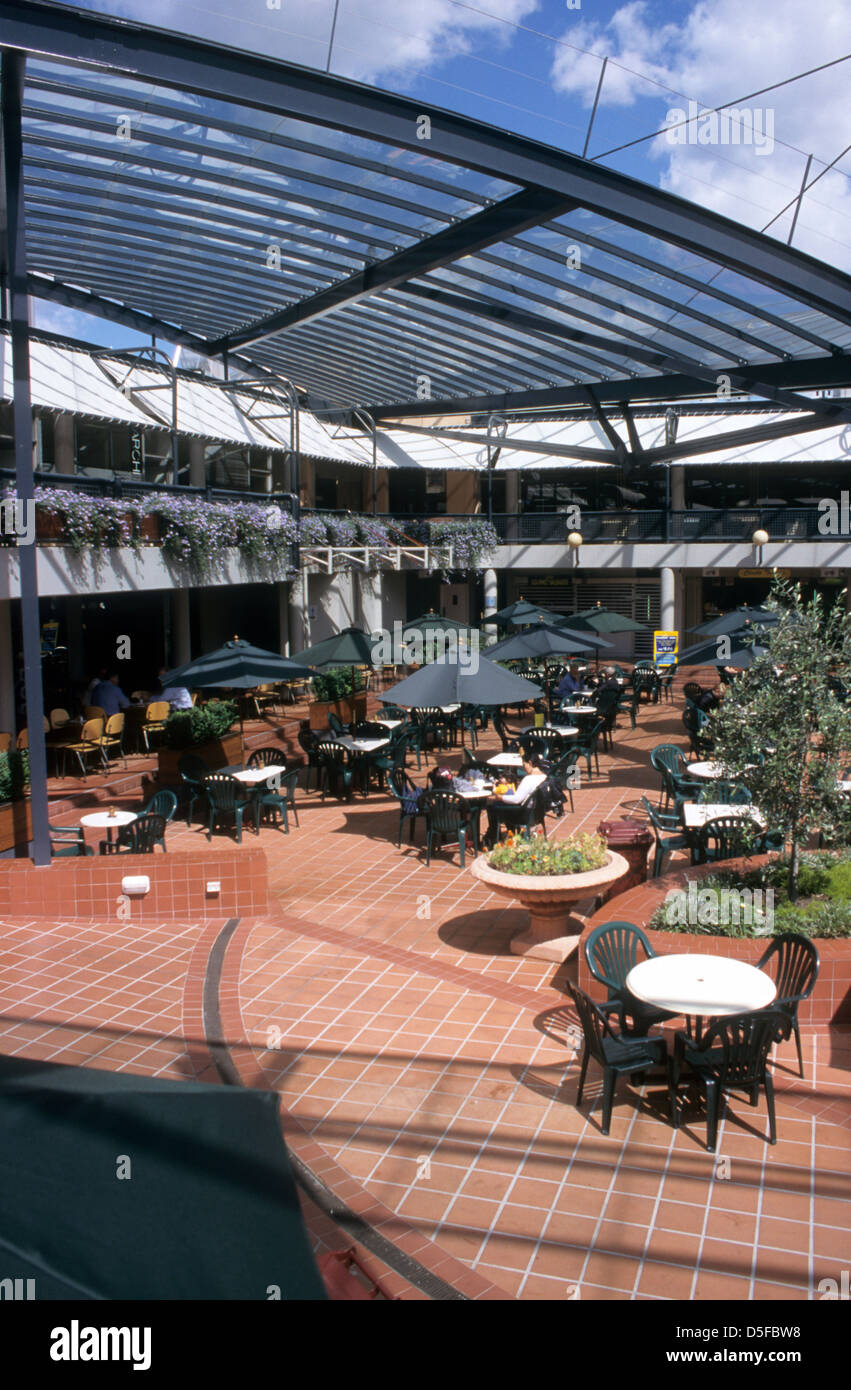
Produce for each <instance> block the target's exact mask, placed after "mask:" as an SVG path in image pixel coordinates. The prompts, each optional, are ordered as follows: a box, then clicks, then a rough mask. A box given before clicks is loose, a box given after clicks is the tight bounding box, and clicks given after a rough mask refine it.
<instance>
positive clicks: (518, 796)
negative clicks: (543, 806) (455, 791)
mask: <svg viewBox="0 0 851 1390" xmlns="http://www.w3.org/2000/svg"><path fill="white" fill-rule="evenodd" d="M546 780H547V774H546V773H545V772H542V771H541V766H540V763H539V761H538V759H537V757H535V756H534V755H533V754H531V753H527V754H526V755H525V756H524V758H523V777H522V779H521V780H520V782H519V783H518V785H517V786H516V787H515V788H514V791H510V792H503V794H502V796H494V797H491V798H490V800H489V801H488V803H487V807H486V810H487V813H488V832H487V835H486V836H485V844H486V846H487V847H488V848H489V849H492V848H493V846H494V845H495V844H496V837H497V834H498V832H499V825H500V822H502V824H503V825H508V826H509V827H513V826H520V825H523V823H524V820H525V813H526V810H527V807H528V802H529V798H530V797H531V796H532V795H533V794H534V793H535V792H536V791H537V790H538V787H540V786H541V784H542V783H543V782H546Z"/></svg>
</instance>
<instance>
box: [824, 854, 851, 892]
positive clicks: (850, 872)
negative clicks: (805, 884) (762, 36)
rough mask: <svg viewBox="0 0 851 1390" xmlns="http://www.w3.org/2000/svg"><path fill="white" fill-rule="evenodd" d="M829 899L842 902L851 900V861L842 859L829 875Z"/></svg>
mask: <svg viewBox="0 0 851 1390" xmlns="http://www.w3.org/2000/svg"><path fill="white" fill-rule="evenodd" d="M828 878H829V883H828V887H827V894H828V897H830V898H834V899H838V900H839V901H842V902H847V901H849V900H851V860H848V859H840V860H839V862H838V863H836V864H834V865H833V867H832V868H831V870H830V873H829V875H828Z"/></svg>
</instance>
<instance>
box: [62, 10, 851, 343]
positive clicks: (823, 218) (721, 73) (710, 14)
mask: <svg viewBox="0 0 851 1390" xmlns="http://www.w3.org/2000/svg"><path fill="white" fill-rule="evenodd" d="M576 3H577V0H471V3H469V4H468V3H460V0H425V3H424V0H338V3H337V4H336V21H335V27H334V43H333V48H332V51H331V60H330V67H331V71H332V72H335V73H338V74H341V75H344V76H348V77H353V78H356V79H358V80H360V81H365V82H369V83H370V84H373V85H375V86H378V87H381V88H385V89H387V90H392V91H397V92H402V93H405V94H408V95H411V96H414V97H417V98H418V99H421V100H422V101H423V102H424V103H428V104H429V105H437V106H442V107H448V108H451V109H453V110H456V111H460V112H463V113H465V114H468V115H471V116H475V117H476V118H477V119H479V120H484V121H488V122H490V123H491V124H494V125H498V126H501V127H503V128H505V129H509V130H512V131H516V132H518V133H521V134H523V135H527V136H531V137H533V138H535V139H538V140H542V141H544V142H546V143H548V144H552V145H556V146H559V147H561V148H563V149H567V150H570V151H572V152H575V153H580V154H581V153H582V151H583V147H584V144H585V138H586V132H587V128H588V120H589V115H590V112H591V107H592V104H593V100H594V94H595V91H596V88H597V83H598V80H599V76H600V71H601V67H602V60H603V57H604V56H605V57H607V58H608V63H607V66H606V74H605V80H604V83H603V87H602V91H601V95H600V103H599V107H598V111H597V115H596V118H595V123H594V130H593V134H592V137H591V141H590V146H589V149H588V155H589V157H591V158H600V161H601V162H602V163H603V164H605V165H607V166H609V167H612V168H617V169H620V170H622V171H624V172H627V173H630V174H632V175H634V176H635V177H637V178H641V179H643V180H646V181H647V182H649V183H651V184H654V185H657V186H659V187H662V188H665V189H668V190H670V191H672V192H674V193H677V194H679V195H680V196H682V197H685V198H689V199H691V200H692V201H695V202H699V203H703V204H705V205H707V206H710V207H712V208H714V209H715V210H717V211H719V212H722V213H724V214H725V215H727V216H730V217H733V218H735V219H736V220H738V221H741V222H744V223H747V224H748V225H749V226H753V227H757V228H764V227H766V225H768V224H771V228H770V229H771V232H772V234H774V235H778V236H781V237H782V239H783V240H785V239H786V235H787V233H788V230H789V226H790V217H791V214H790V213H788V212H787V213H785V214H783V215H782V216H780V217H779V218H778V214H779V213H781V210H782V209H783V208H784V207H785V206H786V205H787V204H788V203H789V202H790V201H791V200H793V199H794V198H795V197H796V196H797V193H798V191H799V188H800V184H801V179H802V176H803V173H804V169H805V167H806V163H807V158H808V156H809V155H812V156H813V163H812V166H811V174H810V178H811V179H812V178H814V177H815V176H816V175H821V177H820V178H819V179H818V182H817V183H816V184H815V185H814V186H813V188H812V190H811V191H810V192H809V193H808V194H807V196H806V198H805V200H804V204H803V207H802V210H801V214H800V217H799V220H798V224H797V227H796V230H795V243H794V244H795V245H796V246H799V247H800V248H801V249H803V250H806V251H808V252H810V254H812V255H815V256H817V257H819V258H820V259H822V260H826V261H829V262H831V263H832V264H835V265H839V266H841V267H842V268H843V269H845V270H846V271H849V272H851V232H849V227H851V185H850V184H849V174H851V156H848V155H845V156H844V157H843V158H842V159H841V160H839V162H838V163H837V164H836V165H835V166H834V167H832V168H829V169H828V166H829V165H830V164H831V162H832V161H834V160H836V158H837V156H838V155H840V153H841V152H842V151H843V150H844V148H845V146H846V145H851V105H849V102H848V100H847V92H848V89H849V77H851V62H844V63H840V64H837V65H834V66H832V67H829V68H827V69H826V70H824V71H821V72H819V73H816V74H814V75H813V76H810V77H806V78H804V79H803V80H799V81H795V82H792V83H788V82H787V85H784V86H782V87H776V88H774V90H771V91H769V92H768V93H766V94H765V95H762V96H758V97H756V98H754V99H753V100H752V101H750V102H747V103H743V102H742V99H743V98H747V97H749V96H750V94H751V93H754V92H760V91H762V89H763V88H765V87H771V86H772V85H773V84H776V83H779V82H786V80H787V79H789V78H790V77H794V76H796V75H797V74H799V73H801V72H804V71H806V70H807V69H810V68H814V67H819V66H821V65H823V64H825V63H831V62H833V61H834V60H836V59H837V58H841V57H843V56H844V55H846V54H851V4H849V0H807V3H806V4H802V3H801V0H698V3H692V0H631V3H626V4H622V3H616V2H615V0H580V3H579V7H578V8H572V7H571V6H575V5H576ZM79 8H81V9H89V10H93V11H99V12H104V13H108V14H115V15H121V16H125V17H128V18H133V19H137V20H140V21H142V22H144V23H147V24H156V25H161V26H162V27H165V28H169V29H173V30H175V31H177V32H179V33H183V34H187V35H190V36H194V37H200V38H209V39H213V40H215V41H218V42H222V43H228V44H232V45H235V46H239V47H242V48H245V49H248V50H252V51H256V52H263V53H267V54H269V55H270V56H275V57H281V58H286V59H289V60H291V61H294V62H299V63H304V64H307V65H310V66H312V67H317V68H320V69H325V67H326V63H327V62H328V53H329V39H330V36H331V28H332V23H334V14H335V0H280V8H277V0H240V3H239V4H237V5H234V4H233V3H232V0H198V3H195V0H89V3H84V4H83V3H81V4H80V5H79ZM690 99H691V100H694V101H696V102H698V103H699V104H700V105H701V106H702V107H705V106H708V107H712V106H715V105H719V104H722V103H731V102H735V103H738V104H740V107H741V106H747V107H749V108H755V109H756V110H757V111H760V112H762V116H761V118H760V119H761V120H762V122H763V129H765V128H767V124H768V122H769V121H770V123H771V128H772V130H773V140H772V142H771V147H770V149H769V148H763V149H762V150H759V149H756V148H754V147H753V146H751V147H746V146H744V145H738V146H736V147H735V148H733V147H731V146H729V145H719V144H714V145H712V146H703V145H696V144H689V145H679V146H675V145H672V144H671V142H670V138H667V137H666V136H665V135H662V136H658V137H657V138H655V139H644V140H642V139H641V137H644V136H647V135H649V134H651V133H652V132H653V131H655V130H658V129H659V128H660V127H663V126H664V124H665V120H666V115H667V113H668V112H670V111H672V110H675V109H681V110H685V109H686V108H687V103H688V100H690ZM754 119H755V120H756V119H757V118H756V117H754ZM637 140H640V143H638V144H634V145H632V146H631V147H630V148H628V149H621V148H620V147H621V146H623V145H626V144H627V143H629V142H632V141H637ZM775 218H776V219H777V220H776V221H773V222H772V219H775ZM106 331H107V333H108V334H111V330H106ZM108 340H110V341H112V338H111V337H110V338H109V339H108Z"/></svg>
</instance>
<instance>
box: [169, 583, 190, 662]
mask: <svg viewBox="0 0 851 1390" xmlns="http://www.w3.org/2000/svg"><path fill="white" fill-rule="evenodd" d="M171 632H172V645H173V651H172V656H173V658H174V664H175V666H184V665H185V664H186V662H187V661H191V660H192V637H191V633H190V625H189V590H188V589H174V590H173V591H172V595H171Z"/></svg>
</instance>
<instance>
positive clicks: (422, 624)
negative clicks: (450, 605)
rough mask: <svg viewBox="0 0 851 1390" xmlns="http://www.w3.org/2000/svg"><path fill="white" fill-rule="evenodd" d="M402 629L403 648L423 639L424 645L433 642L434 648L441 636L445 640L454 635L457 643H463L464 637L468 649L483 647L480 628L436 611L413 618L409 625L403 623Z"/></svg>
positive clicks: (432, 610)
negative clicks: (446, 616)
mask: <svg viewBox="0 0 851 1390" xmlns="http://www.w3.org/2000/svg"><path fill="white" fill-rule="evenodd" d="M401 627H402V644H403V646H407V645H409V644H410V643H411V642H414V641H416V639H417V638H421V639H422V641H423V644H424V645H425V644H426V643H428V642H429V641H431V644H432V646H435V645H437V644H436V643H435V638H436V637H437V636H438V635H439V634H442V635H443V637H444V639H445V638H446V637H447V636H451V635H452V634H453V633H454V635H455V639H456V641H461V639H462V635H463V638H464V639H465V641H466V644H467V646H468V647H469V646H473V645H478V646H479V647H481V645H482V634H481V633H480V632H479V630H478V628H474V627H471V626H470V624H469V623H459V622H458V621H457V619H455V618H444V617H443V615H442V614H440V613H435V611H434V609H431V610H430V611H429V612H428V613H423V615H422V616H421V617H419V618H412V619H411V621H410V622H408V623H402V625H401ZM438 654H440V652H438Z"/></svg>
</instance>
